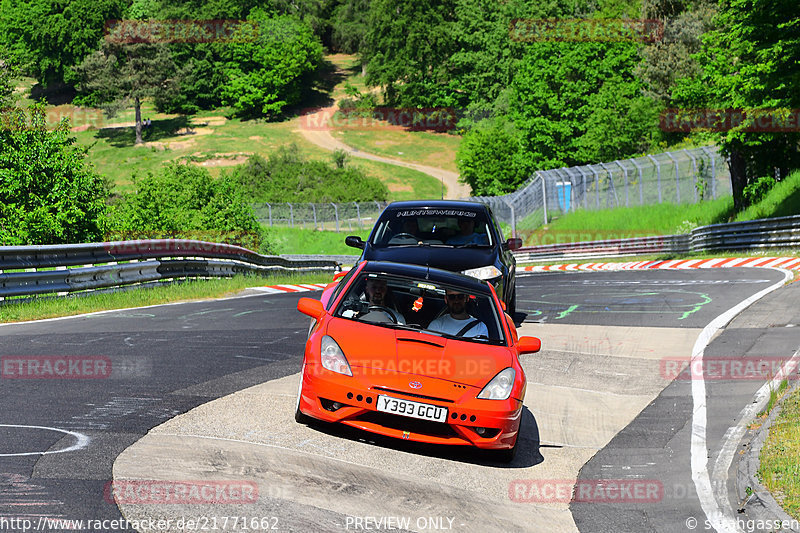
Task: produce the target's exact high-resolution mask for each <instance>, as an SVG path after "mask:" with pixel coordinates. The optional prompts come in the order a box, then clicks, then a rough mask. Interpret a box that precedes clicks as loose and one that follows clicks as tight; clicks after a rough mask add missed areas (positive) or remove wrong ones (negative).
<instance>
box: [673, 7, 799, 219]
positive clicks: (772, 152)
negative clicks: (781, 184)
mask: <svg viewBox="0 0 800 533" xmlns="http://www.w3.org/2000/svg"><path fill="white" fill-rule="evenodd" d="M715 25H716V28H717V29H715V30H713V31H711V32H708V33H707V34H706V35H705V36H704V38H703V50H702V52H701V53H700V54H698V61H699V63H700V69H701V70H700V73H699V74H698V75H697V76H694V77H691V78H685V79H683V80H681V81H680V83H679V84H678V86H677V87H676V101H677V102H678V103H680V104H681V105H683V106H685V107H687V108H717V109H736V110H744V111H746V112H748V111H749V112H750V114H751V116H752V114H753V112H754V111H758V110H764V111H766V112H767V113H768V114H769V115H771V116H772V117H774V118H778V117H779V115H780V113H781V110H785V111H789V110H792V109H797V108H798V107H800V93H798V91H797V87H798V86H800V63H798V61H797V58H798V57H800V15H798V12H797V5H796V2H794V1H792V0H721V1H720V4H719V14H718V16H717V17H716V18H715ZM771 121H772V119H770V122H771ZM778 125H779V122H778ZM758 129H759V128H754V127H753V124H752V123H748V122H744V123H742V124H741V125H739V126H737V127H732V128H730V129H728V130H727V131H724V132H721V133H718V134H717V135H715V137H716V140H717V141H718V142H719V143H720V145H721V148H722V152H723V153H724V154H726V155H727V156H729V158H730V170H731V185H732V189H733V201H734V208H735V209H736V210H737V211H739V210H741V209H744V208H746V207H747V205H748V199H747V197H746V196H745V194H744V191H745V188H746V187H747V186H748V185H749V184H751V183H754V182H756V181H757V180H758V179H759V178H761V177H765V176H772V177H777V178H778V179H783V178H784V177H786V176H787V175H788V174H789V172H790V171H791V170H792V169H795V168H800V144H799V143H800V134H798V132H797V127H796V124H795V128H794V131H789V132H769V131H763V128H762V131H757V130H758ZM754 130H756V131H754Z"/></svg>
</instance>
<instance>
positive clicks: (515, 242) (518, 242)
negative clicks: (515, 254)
mask: <svg viewBox="0 0 800 533" xmlns="http://www.w3.org/2000/svg"><path fill="white" fill-rule="evenodd" d="M506 246H507V247H508V249H509V250H519V249H520V248H522V239H518V238H512V239H508V240H507V241H506Z"/></svg>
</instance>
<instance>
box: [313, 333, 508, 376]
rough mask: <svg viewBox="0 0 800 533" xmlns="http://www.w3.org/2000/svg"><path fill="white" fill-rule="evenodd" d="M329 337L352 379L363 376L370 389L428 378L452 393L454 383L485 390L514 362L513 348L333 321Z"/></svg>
mask: <svg viewBox="0 0 800 533" xmlns="http://www.w3.org/2000/svg"><path fill="white" fill-rule="evenodd" d="M365 328H369V331H368V332H367V331H366V330H365ZM327 334H328V335H330V336H331V337H332V338H333V339H334V340H335V341H336V342H337V344H339V347H340V348H341V349H342V351H343V352H344V354H345V357H347V361H348V362H349V363H350V367H351V368H352V369H353V374H354V376H357V375H358V376H362V378H361V379H365V380H367V382H365V385H367V386H372V385H380V384H381V383H390V382H394V381H396V380H400V381H402V382H404V383H406V384H407V383H408V381H409V379H412V378H413V379H419V378H430V379H433V380H442V381H446V382H447V383H450V384H451V385H448V386H449V387H451V388H452V382H455V383H459V384H462V385H468V386H472V387H477V388H478V389H481V388H483V387H484V386H485V385H486V383H488V382H489V380H490V379H492V378H493V377H494V376H495V375H496V374H497V373H498V372H500V371H501V370H503V369H504V368H507V367H509V366H511V363H512V358H511V353H510V351H509V348H507V347H504V346H491V345H486V344H481V343H473V342H468V341H460V340H456V339H446V338H444V337H439V336H437V335H430V334H426V333H420V332H416V331H407V330H395V329H390V328H385V327H381V326H370V325H363V326H362V325H361V324H357V325H355V324H353V323H352V322H350V321H347V320H334V321H332V322H331V323H330V325H329V327H328V331H327ZM357 369H362V370H363V371H358V370H357ZM419 380H420V381H422V379H419Z"/></svg>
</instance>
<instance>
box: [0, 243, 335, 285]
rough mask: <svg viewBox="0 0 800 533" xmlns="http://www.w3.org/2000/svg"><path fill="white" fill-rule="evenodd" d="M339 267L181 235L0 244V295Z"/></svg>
mask: <svg viewBox="0 0 800 533" xmlns="http://www.w3.org/2000/svg"><path fill="white" fill-rule="evenodd" d="M70 267H72V268H70ZM339 268H340V265H339V263H338V262H337V261H335V260H332V259H323V258H304V259H287V258H285V257H279V256H269V255H260V254H257V253H255V252H253V251H251V250H248V249H246V248H242V247H240V246H234V245H230V244H219V243H210V242H204V241H195V240H180V239H159V240H142V241H117V242H104V243H90V244H63V245H44V246H0V297H8V296H33V295H37V294H47V293H68V292H74V291H85V290H93V289H101V288H108V287H117V286H123V285H130V284H135V283H145V282H151V281H162V280H170V279H176V278H186V277H230V276H233V275H235V274H261V275H263V274H268V273H273V272H276V271H301V272H320V271H322V272H325V271H330V272H334V271H336V270H338V269H339Z"/></svg>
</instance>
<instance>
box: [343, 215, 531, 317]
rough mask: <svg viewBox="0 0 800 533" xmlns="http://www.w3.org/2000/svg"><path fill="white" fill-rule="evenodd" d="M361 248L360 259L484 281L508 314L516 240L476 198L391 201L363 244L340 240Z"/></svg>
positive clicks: (512, 295) (512, 296)
mask: <svg viewBox="0 0 800 533" xmlns="http://www.w3.org/2000/svg"><path fill="white" fill-rule="evenodd" d="M345 243H347V245H348V246H352V247H354V248H360V249H362V250H363V253H362V254H361V257H360V259H359V261H393V262H396V263H412V264H417V265H428V266H430V267H434V268H442V269H445V270H451V271H454V272H461V273H463V274H466V275H468V276H473V277H475V278H478V279H483V280H487V281H489V282H490V283H491V284H492V285H493V286H494V289H495V291H497V296H498V297H499V298H500V300H501V301H503V302H505V304H506V309H507V310H508V312H509V314H511V316H513V313H514V311H515V310H516V283H515V277H514V275H515V268H516V260H515V259H514V255H513V254H512V253H511V251H512V250H515V249H517V248H519V247H520V246H521V245H522V241H521V239H508V240H503V234H502V232H501V231H500V227H499V226H498V224H497V221H496V220H495V219H494V216H493V215H492V211H491V210H490V209H489V207H488V206H486V205H484V204H481V203H476V202H462V201H453V200H426V201H410V202H393V203H391V204H389V205H388V206H387V207H386V209H384V211H383V212H382V213H381V215H380V217H379V218H378V221H377V222H376V224H375V227H374V228H372V232H371V233H370V235H369V238H368V239H367V241H366V242H364V241H362V240H361V238H360V237H356V236H350V237H347V238H346V239H345Z"/></svg>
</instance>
